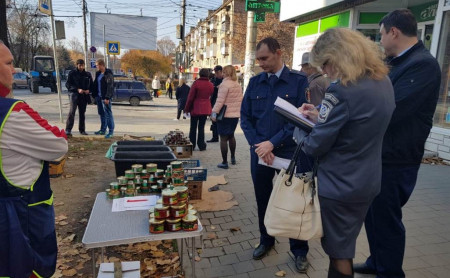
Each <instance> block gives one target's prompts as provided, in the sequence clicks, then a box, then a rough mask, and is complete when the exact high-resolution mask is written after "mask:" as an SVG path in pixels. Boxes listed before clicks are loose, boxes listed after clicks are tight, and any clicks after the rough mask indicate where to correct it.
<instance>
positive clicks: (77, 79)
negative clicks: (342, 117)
mask: <svg viewBox="0 0 450 278" xmlns="http://www.w3.org/2000/svg"><path fill="white" fill-rule="evenodd" d="M91 83H92V76H91V73H89V72H87V71H85V70H84V60H83V59H78V60H77V69H75V70H72V71H71V72H70V73H69V76H68V78H67V82H66V88H67V90H68V92H69V99H70V110H69V115H67V120H66V135H67V137H71V136H72V128H73V123H74V119H75V112H76V111H77V107H78V114H79V116H80V118H79V123H78V130H79V131H80V134H82V135H88V134H87V133H86V124H85V116H84V115H85V113H86V106H87V104H88V103H89V102H90V101H91V97H90V96H89V88H90V86H91Z"/></svg>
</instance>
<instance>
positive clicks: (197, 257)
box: [194, 256, 202, 262]
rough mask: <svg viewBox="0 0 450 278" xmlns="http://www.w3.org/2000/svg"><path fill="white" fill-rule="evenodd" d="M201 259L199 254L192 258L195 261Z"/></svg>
mask: <svg viewBox="0 0 450 278" xmlns="http://www.w3.org/2000/svg"><path fill="white" fill-rule="evenodd" d="M201 259H202V258H200V257H199V256H195V258H194V260H195V261H196V262H199V261H200V260H201Z"/></svg>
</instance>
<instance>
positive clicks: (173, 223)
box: [166, 218, 181, 232]
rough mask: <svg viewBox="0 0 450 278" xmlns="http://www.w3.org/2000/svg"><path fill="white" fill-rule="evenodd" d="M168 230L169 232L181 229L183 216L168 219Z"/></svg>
mask: <svg viewBox="0 0 450 278" xmlns="http://www.w3.org/2000/svg"><path fill="white" fill-rule="evenodd" d="M166 230H167V231H169V232H176V231H179V230H181V218H177V219H166Z"/></svg>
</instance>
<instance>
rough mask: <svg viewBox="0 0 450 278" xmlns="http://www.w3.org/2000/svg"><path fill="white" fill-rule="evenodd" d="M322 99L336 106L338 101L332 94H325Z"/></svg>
mask: <svg viewBox="0 0 450 278" xmlns="http://www.w3.org/2000/svg"><path fill="white" fill-rule="evenodd" d="M324 98H325V99H327V100H329V101H331V103H333V105H336V104H338V103H339V100H338V99H337V98H336V97H335V96H334V95H333V94H330V93H326V94H325V97H324Z"/></svg>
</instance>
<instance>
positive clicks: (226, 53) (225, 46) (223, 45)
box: [220, 41, 229, 56]
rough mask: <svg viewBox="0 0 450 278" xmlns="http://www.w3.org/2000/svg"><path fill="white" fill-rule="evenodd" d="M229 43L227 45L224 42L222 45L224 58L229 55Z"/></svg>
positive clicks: (221, 51)
mask: <svg viewBox="0 0 450 278" xmlns="http://www.w3.org/2000/svg"><path fill="white" fill-rule="evenodd" d="M228 46H229V45H228V43H226V42H225V41H222V43H221V44H220V53H221V54H222V55H224V56H226V55H228V48H229V47H228Z"/></svg>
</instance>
